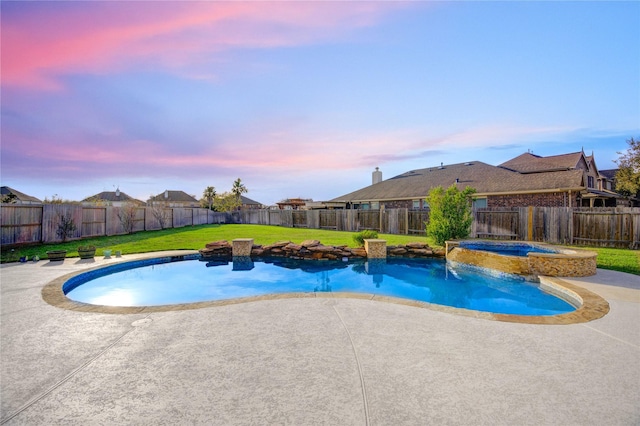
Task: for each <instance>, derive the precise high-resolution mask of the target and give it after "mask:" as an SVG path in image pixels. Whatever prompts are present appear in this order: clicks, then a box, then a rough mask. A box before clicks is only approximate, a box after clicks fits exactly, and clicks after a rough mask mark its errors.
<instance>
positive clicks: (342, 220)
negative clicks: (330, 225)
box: [335, 210, 358, 232]
mask: <svg viewBox="0 0 640 426" xmlns="http://www.w3.org/2000/svg"><path fill="white" fill-rule="evenodd" d="M335 212H336V229H337V230H338V231H347V232H353V231H356V230H357V229H358V221H357V214H356V212H357V210H336V211H335Z"/></svg>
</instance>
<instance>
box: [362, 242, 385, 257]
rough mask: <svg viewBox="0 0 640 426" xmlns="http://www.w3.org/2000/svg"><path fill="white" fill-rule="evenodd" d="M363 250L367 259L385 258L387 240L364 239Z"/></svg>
mask: <svg viewBox="0 0 640 426" xmlns="http://www.w3.org/2000/svg"><path fill="white" fill-rule="evenodd" d="M364 250H365V251H366V252H367V257H368V258H369V259H385V258H386V257H387V241H386V240H379V239H365V240H364Z"/></svg>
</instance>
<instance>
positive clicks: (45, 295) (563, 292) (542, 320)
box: [41, 250, 609, 325]
mask: <svg viewBox="0 0 640 426" xmlns="http://www.w3.org/2000/svg"><path fill="white" fill-rule="evenodd" d="M194 253H195V254H197V252H195V251H194V252H192V251H186V250H184V251H180V252H178V253H177V254H175V253H170V254H166V253H165V254H158V253H155V254H149V255H146V256H142V257H136V258H135V259H130V260H124V263H129V262H138V261H141V260H147V259H155V258H162V257H180V256H189V255H192V254H194ZM106 266H108V265H100V266H97V267H94V268H90V269H86V270H82V271H75V272H71V273H69V274H65V275H63V276H61V277H58V278H56V279H54V280H53V281H51V282H49V283H47V284H46V285H45V286H44V287H43V288H42V291H41V294H42V299H43V300H44V301H45V302H47V303H48V304H50V305H52V306H55V307H58V308H61V309H66V310H71V311H77V312H94V313H103V314H140V313H153V312H168V311H184V310H193V309H202V308H211V307H217V306H227V305H235V304H239V303H250V302H258V301H265V300H279V299H294V298H351V299H365V300H372V301H378V302H386V303H393V304H397V305H404V306H412V307H417V308H424V309H429V310H432V311H438V312H443V313H449V314H454V315H462V316H467V317H472V318H479V319H486V320H492V321H501V322H512V323H520V324H547V325H566V324H579V323H585V322H589V321H593V320H596V319H599V318H602V317H603V316H605V315H606V314H607V313H608V312H609V303H608V302H607V301H606V300H605V299H604V298H602V297H601V296H599V295H597V294H595V293H593V292H591V291H589V290H587V289H585V288H583V287H580V286H577V285H574V284H571V283H569V282H566V281H564V280H562V279H561V278H558V277H545V276H540V277H539V279H540V286H541V288H542V289H543V290H544V291H547V292H549V293H552V294H554V295H555V296H557V297H560V298H562V299H563V300H565V301H567V302H569V303H570V304H572V305H573V306H576V307H577V309H576V310H575V311H572V312H567V313H564V314H558V315H545V316H535V315H513V314H497V313H491V312H483V311H474V310H469V309H464V308H454V307H451V306H445V305H438V304H434V303H429V302H420V301H416V300H409V299H401V298H397V297H391V296H382V295H375V294H371V293H353V292H335V293H334V292H331V293H324V292H294V293H278V294H267V295H262V296H251V297H242V298H235V299H225V300H213V301H205V302H193V303H182V304H174V305H157V306H106V305H92V304H88V303H82V302H76V301H73V300H71V299H69V298H67V296H66V295H65V294H64V292H63V291H62V286H63V285H64V283H65V282H67V281H68V280H69V279H71V278H73V277H75V276H77V275H80V274H85V273H87V272H91V271H95V270H98V269H102V268H104V267H106Z"/></svg>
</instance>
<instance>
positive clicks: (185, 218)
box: [0, 204, 228, 246]
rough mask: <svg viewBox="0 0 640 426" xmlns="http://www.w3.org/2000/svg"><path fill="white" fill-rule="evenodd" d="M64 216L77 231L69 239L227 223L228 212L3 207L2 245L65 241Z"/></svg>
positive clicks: (0, 211)
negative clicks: (60, 232) (60, 230)
mask: <svg viewBox="0 0 640 426" xmlns="http://www.w3.org/2000/svg"><path fill="white" fill-rule="evenodd" d="M63 216H64V217H66V218H69V219H71V220H72V221H73V223H74V224H75V230H73V231H72V232H70V234H68V235H67V240H78V239H81V238H89V237H99V236H105V235H118V234H126V233H128V232H129V230H128V229H127V226H129V227H130V231H131V232H138V231H151V230H157V229H163V228H179V227H183V226H192V225H203V224H208V223H226V222H227V221H228V220H227V214H226V213H216V212H212V211H211V210H208V209H198V208H175V207H174V208H158V207H136V208H133V209H132V208H131V207H111V206H107V207H87V206H81V205H77V204H42V205H14V204H2V206H1V208H0V219H1V221H0V232H1V238H2V240H1V241H2V245H3V246H5V245H6V246H9V245H16V244H30V243H54V242H60V241H62V238H61V237H60V236H59V235H58V232H57V231H58V227H59V224H60V219H61V217H63ZM124 223H128V225H127V226H125V225H124Z"/></svg>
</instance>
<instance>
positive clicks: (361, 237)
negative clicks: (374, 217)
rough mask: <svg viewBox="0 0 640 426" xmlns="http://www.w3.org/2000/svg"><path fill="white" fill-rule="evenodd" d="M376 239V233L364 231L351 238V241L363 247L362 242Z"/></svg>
mask: <svg viewBox="0 0 640 426" xmlns="http://www.w3.org/2000/svg"><path fill="white" fill-rule="evenodd" d="M375 238H378V231H374V230H373V229H365V230H364V231H360V232H358V233H357V234H355V235H354V236H353V241H354V242H355V243H356V244H358V245H359V246H363V245H364V240H369V239H375Z"/></svg>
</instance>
